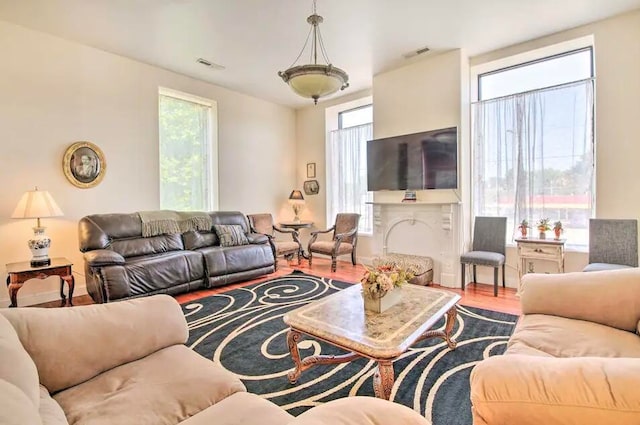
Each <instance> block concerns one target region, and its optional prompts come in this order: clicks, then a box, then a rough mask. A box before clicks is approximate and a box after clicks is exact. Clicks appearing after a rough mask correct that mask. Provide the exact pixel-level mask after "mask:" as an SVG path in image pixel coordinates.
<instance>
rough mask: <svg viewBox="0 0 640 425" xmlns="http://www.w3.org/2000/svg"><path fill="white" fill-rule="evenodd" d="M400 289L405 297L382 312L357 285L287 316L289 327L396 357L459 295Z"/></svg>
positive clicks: (365, 351) (383, 356) (407, 287)
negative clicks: (366, 302) (367, 303)
mask: <svg viewBox="0 0 640 425" xmlns="http://www.w3.org/2000/svg"><path fill="white" fill-rule="evenodd" d="M394 290H398V289H394ZM399 290H400V291H402V300H401V301H400V302H398V303H397V304H396V305H394V306H393V307H391V308H389V309H388V310H386V311H385V312H383V313H375V312H371V311H368V310H365V309H364V301H363V299H362V286H361V285H353V286H352V287H350V288H347V289H344V290H342V291H340V292H336V293H335V294H332V295H329V296H327V297H325V298H322V299H320V300H318V301H314V302H312V303H310V304H308V305H306V306H304V307H300V308H298V309H296V310H293V311H291V312H289V313H287V314H286V315H285V316H284V318H283V319H284V322H285V323H286V324H287V325H289V326H290V327H291V328H293V329H295V330H298V331H300V332H303V333H305V334H307V335H310V336H313V337H317V338H319V339H322V340H325V341H327V342H329V343H331V344H333V345H337V346H339V347H342V348H344V349H347V350H351V351H354V352H356V353H359V354H362V355H364V356H366V357H370V358H373V359H392V358H396V357H398V356H399V355H400V354H402V353H404V352H405V351H407V349H409V347H410V346H411V345H412V344H413V343H414V342H415V341H416V340H417V339H418V338H419V337H420V336H421V335H422V334H423V333H425V332H426V331H428V330H429V329H430V328H431V327H432V326H434V325H435V324H436V322H437V321H438V320H439V319H440V318H441V317H443V316H444V315H445V313H446V312H447V311H448V310H449V309H450V308H452V307H453V306H455V304H456V303H457V302H458V300H460V296H459V295H457V294H454V293H452V292H448V291H444V290H440V289H433V288H425V287H422V286H417V285H404V286H403V287H401V288H399Z"/></svg>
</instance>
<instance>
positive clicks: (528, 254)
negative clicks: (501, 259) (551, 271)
mask: <svg viewBox="0 0 640 425" xmlns="http://www.w3.org/2000/svg"><path fill="white" fill-rule="evenodd" d="M565 242H566V239H537V238H530V239H525V238H516V243H517V244H518V293H519V292H520V279H522V276H523V275H524V274H525V273H527V268H526V266H527V260H545V261H553V262H555V263H556V265H557V267H558V273H564V243H565Z"/></svg>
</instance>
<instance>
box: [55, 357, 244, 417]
mask: <svg viewBox="0 0 640 425" xmlns="http://www.w3.org/2000/svg"><path fill="white" fill-rule="evenodd" d="M240 391H245V388H244V385H243V384H242V382H241V381H240V380H239V379H238V378H236V377H235V376H234V375H233V374H231V373H230V372H228V371H227V370H225V369H224V368H222V367H220V366H218V365H216V364H214V363H213V362H211V361H210V360H207V359H205V358H204V357H202V356H200V355H199V354H197V353H196V352H194V351H193V350H191V349H189V348H188V347H185V346H184V345H174V346H171V347H168V348H165V349H162V350H160V351H157V352H155V353H153V354H150V355H149V356H147V357H144V358H142V359H140V360H136V361H134V362H131V363H126V364H123V365H121V366H118V367H115V368H113V369H111V370H108V371H106V372H104V373H102V374H100V375H98V376H96V377H95V378H93V379H91V380H89V381H87V382H84V383H82V384H79V385H76V386H75V387H72V388H69V389H67V390H65V391H62V392H59V393H57V394H55V395H54V399H55V400H56V401H57V402H58V403H60V405H61V406H62V408H63V409H64V411H65V413H66V415H67V419H68V420H69V423H70V424H71V425H85V424H91V425H112V424H122V425H125V424H177V423H179V422H181V421H184V420H185V419H187V418H189V417H190V416H193V415H195V414H196V413H198V412H200V411H201V410H204V409H206V408H208V407H209V406H211V405H214V404H216V403H218V402H220V401H221V400H223V399H225V398H226V397H229V396H230V395H232V394H234V393H237V392H240ZM211 423H217V422H216V421H213V422H211Z"/></svg>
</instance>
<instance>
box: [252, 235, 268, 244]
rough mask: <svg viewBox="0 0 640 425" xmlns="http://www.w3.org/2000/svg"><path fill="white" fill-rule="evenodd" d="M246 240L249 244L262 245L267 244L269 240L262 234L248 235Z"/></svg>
mask: <svg viewBox="0 0 640 425" xmlns="http://www.w3.org/2000/svg"><path fill="white" fill-rule="evenodd" d="M247 239H248V240H249V243H250V244H263V243H269V238H268V237H267V235H263V234H262V233H248V234H247Z"/></svg>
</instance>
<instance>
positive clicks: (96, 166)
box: [62, 142, 107, 189]
mask: <svg viewBox="0 0 640 425" xmlns="http://www.w3.org/2000/svg"><path fill="white" fill-rule="evenodd" d="M106 169H107V163H106V161H105V159H104V154H103V153H102V151H101V150H100V148H99V147H97V146H96V145H94V144H93V143H91V142H76V143H74V144H72V145H71V146H69V147H68V148H67V150H66V152H65V153H64V158H63V159H62V170H63V171H64V175H65V176H66V177H67V180H69V182H70V183H71V184H72V185H74V186H76V187H79V188H82V189H88V188H90V187H94V186H96V185H98V184H99V183H100V182H101V181H102V179H103V178H104V173H105V171H106Z"/></svg>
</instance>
